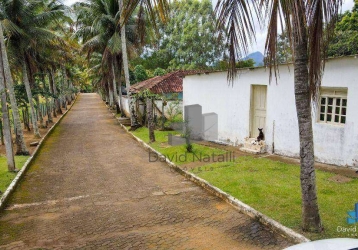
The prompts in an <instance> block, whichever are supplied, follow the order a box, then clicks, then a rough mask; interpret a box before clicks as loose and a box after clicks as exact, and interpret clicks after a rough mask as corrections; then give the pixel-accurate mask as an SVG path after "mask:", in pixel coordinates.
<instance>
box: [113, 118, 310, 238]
mask: <svg viewBox="0 0 358 250" xmlns="http://www.w3.org/2000/svg"><path fill="white" fill-rule="evenodd" d="M112 115H113V117H114V118H116V117H115V114H114V113H112ZM116 120H117V121H118V119H117V118H116ZM119 124H120V126H121V127H122V128H123V129H124V130H125V131H126V132H127V133H128V134H129V135H131V136H132V138H133V139H135V140H136V141H137V142H139V143H140V144H141V145H142V146H143V147H144V148H145V149H147V150H148V151H151V152H153V153H155V154H157V155H158V157H159V158H161V159H162V160H163V162H164V160H165V162H166V163H167V165H168V166H169V167H170V168H172V169H173V170H175V171H176V172H178V173H180V174H181V175H183V176H184V177H185V178H186V179H188V180H190V181H192V182H194V183H195V184H197V185H198V186H201V187H202V188H204V189H206V190H207V191H209V192H210V193H212V194H214V195H215V196H217V197H219V198H221V199H222V200H224V201H226V202H227V203H229V204H230V205H232V206H233V207H234V208H235V209H236V210H238V211H240V212H241V213H243V214H246V215H248V216H250V217H251V218H253V219H255V220H257V221H259V222H260V223H262V224H264V225H266V226H267V227H268V228H270V229H271V230H273V231H274V232H276V233H278V234H280V235H282V236H283V237H285V238H288V239H289V240H291V241H293V242H294V243H303V242H309V241H310V240H309V239H308V238H306V237H305V236H303V235H302V234H299V233H297V232H295V231H293V230H292V229H290V228H288V227H286V226H284V225H282V224H281V223H279V222H277V221H275V220H273V219H272V218H270V217H268V216H266V215H264V214H262V213H260V212H259V211H257V210H255V209H254V208H252V207H250V206H249V205H247V204H245V203H243V202H241V201H240V200H238V199H236V198H235V197H233V196H231V195H229V194H228V193H225V192H224V191H222V190H221V189H219V188H217V187H215V186H213V185H211V184H210V183H209V182H207V181H206V180H204V179H202V178H200V177H198V176H196V175H194V174H193V173H190V172H188V171H186V170H183V169H181V168H180V167H178V166H177V165H176V164H175V163H173V162H171V161H170V160H169V159H167V158H166V157H165V156H164V155H163V154H162V153H159V152H158V151H157V150H155V149H154V148H152V147H151V146H149V145H148V144H147V143H145V142H144V141H143V140H141V139H139V138H138V137H136V136H135V135H134V134H133V133H132V132H130V131H129V130H128V129H127V128H126V127H125V126H124V125H122V124H121V123H119Z"/></svg>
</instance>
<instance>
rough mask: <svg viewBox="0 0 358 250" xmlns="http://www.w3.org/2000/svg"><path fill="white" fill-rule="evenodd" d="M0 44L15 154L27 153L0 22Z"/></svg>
mask: <svg viewBox="0 0 358 250" xmlns="http://www.w3.org/2000/svg"><path fill="white" fill-rule="evenodd" d="M0 46H1V56H2V58H3V67H4V76H5V82H6V87H7V89H8V90H9V98H10V103H11V109H12V113H13V119H14V127H15V136H16V140H15V142H16V155H29V154H30V153H29V151H28V149H27V147H26V143H25V140H24V133H23V130H22V126H21V120H20V114H19V109H18V106H17V102H16V98H15V90H14V82H13V79H12V76H11V71H10V65H9V60H8V58H7V52H6V48H5V40H4V34H3V29H2V24H1V23H0Z"/></svg>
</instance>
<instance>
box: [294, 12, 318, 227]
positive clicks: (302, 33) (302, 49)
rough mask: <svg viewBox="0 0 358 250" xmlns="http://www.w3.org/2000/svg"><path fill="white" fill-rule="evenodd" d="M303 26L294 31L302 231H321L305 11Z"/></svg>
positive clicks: (301, 18) (301, 14) (301, 22)
mask: <svg viewBox="0 0 358 250" xmlns="http://www.w3.org/2000/svg"><path fill="white" fill-rule="evenodd" d="M298 16H299V17H298V18H300V20H299V21H300V25H299V26H300V27H298V28H296V29H295V30H294V55H295V58H294V80H295V99H296V110H297V118H298V127H299V138H300V158H301V191H302V217H303V218H302V219H303V230H304V231H310V232H321V231H322V229H323V228H322V224H321V219H320V215H319V209H318V202H317V190H316V175H315V168H314V145H313V131H312V116H311V112H312V106H311V100H312V99H311V93H310V87H309V73H308V42H307V35H306V29H305V21H304V19H303V17H304V12H303V10H301V13H299V15H298Z"/></svg>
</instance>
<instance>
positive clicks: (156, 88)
mask: <svg viewBox="0 0 358 250" xmlns="http://www.w3.org/2000/svg"><path fill="white" fill-rule="evenodd" d="M205 72H207V71H203V70H186V71H182V70H180V71H175V72H171V73H168V74H166V75H164V76H156V77H153V78H150V79H148V80H145V81H143V82H138V83H136V84H134V85H132V86H131V89H130V91H131V92H132V93H138V92H140V91H142V90H144V89H149V90H150V91H151V92H152V93H154V94H161V93H179V92H183V77H184V76H186V75H192V74H199V73H205Z"/></svg>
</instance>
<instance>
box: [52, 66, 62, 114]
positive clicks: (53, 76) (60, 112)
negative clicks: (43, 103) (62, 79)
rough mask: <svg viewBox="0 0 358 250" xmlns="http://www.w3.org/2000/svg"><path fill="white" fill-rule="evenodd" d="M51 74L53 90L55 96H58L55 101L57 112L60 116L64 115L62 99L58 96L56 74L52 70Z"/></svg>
mask: <svg viewBox="0 0 358 250" xmlns="http://www.w3.org/2000/svg"><path fill="white" fill-rule="evenodd" d="M49 73H50V84H51V88H52V91H53V94H54V96H56V99H55V106H56V108H55V109H56V112H57V113H58V114H63V112H62V109H61V100H60V98H59V96H58V92H57V86H56V83H55V74H54V72H53V70H50V71H49Z"/></svg>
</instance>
